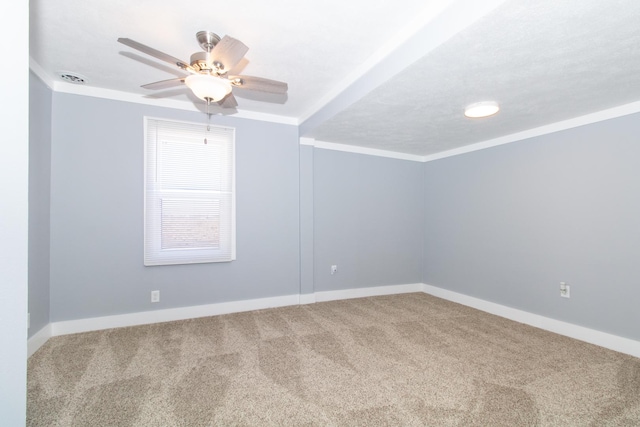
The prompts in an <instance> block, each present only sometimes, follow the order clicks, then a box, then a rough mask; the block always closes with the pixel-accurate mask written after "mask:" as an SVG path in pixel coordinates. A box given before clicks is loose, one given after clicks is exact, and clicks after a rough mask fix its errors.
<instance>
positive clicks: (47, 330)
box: [27, 323, 53, 357]
mask: <svg viewBox="0 0 640 427" xmlns="http://www.w3.org/2000/svg"><path fill="white" fill-rule="evenodd" d="M52 336H53V333H52V328H51V323H48V324H47V325H46V326H45V327H44V328H42V329H40V330H39V331H38V332H36V333H35V334H34V335H33V336H32V337H31V338H29V339H28V340H27V357H31V355H32V354H33V353H35V352H36V351H38V349H39V348H40V347H42V346H43V345H44V343H46V342H47V340H48V339H49V338H51V337H52Z"/></svg>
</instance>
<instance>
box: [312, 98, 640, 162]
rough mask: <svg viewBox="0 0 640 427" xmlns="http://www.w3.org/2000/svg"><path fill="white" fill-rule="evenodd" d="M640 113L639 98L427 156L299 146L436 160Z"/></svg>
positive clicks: (325, 144) (342, 146)
mask: <svg viewBox="0 0 640 427" xmlns="http://www.w3.org/2000/svg"><path fill="white" fill-rule="evenodd" d="M636 113H640V101H636V102H632V103H630V104H624V105H620V106H618V107H613V108H609V109H606V110H602V111H597V112H595V113H590V114H586V115H584V116H579V117H574V118H573V119H568V120H563V121H561V122H556V123H552V124H550V125H545V126H540V127H537V128H533V129H528V130H525V131H522V132H517V133H513V134H510V135H505V136H501V137H499V138H494V139H489V140H486V141H481V142H476V143H474V144H469V145H465V146H464V147H459V148H454V149H453V150H447V151H441V152H439V153H435V154H429V155H427V156H419V155H416V154H409V153H400V152H396V151H388V150H378V149H374V148H367V147H362V146H357V145H349V144H340V143H335V142H326V141H317V140H315V139H313V138H305V137H301V138H300V145H308V146H313V147H314V148H321V149H325V150H334V151H343V152H346V153H356V154H364V155H370V156H378V157H388V158H391V159H400V160H409V161H413V162H422V163H426V162H431V161H434V160H439V159H444V158H447V157H453V156H459V155H461V154H466V153H472V152H474V151H479V150H484V149H487V148H491V147H497V146H499V145H505V144H510V143H512V142H518V141H523V140H525V139H530V138H534V137H537V136H543V135H548V134H552V133H555V132H560V131H563V130H568V129H573V128H577V127H580V126H585V125H589V124H593V123H598V122H602V121H605V120H611V119H615V118H618V117H624V116H628V115H630V114H636Z"/></svg>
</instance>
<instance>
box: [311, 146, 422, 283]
mask: <svg viewBox="0 0 640 427" xmlns="http://www.w3.org/2000/svg"><path fill="white" fill-rule="evenodd" d="M423 166H424V165H423V164H421V163H417V162H411V161H404V160H395V159H388V158H382V157H375V156H367V155H360V154H354V153H345V152H340V151H332V150H322V149H315V150H314V153H313V225H314V230H313V239H314V285H315V291H316V292H319V291H330V290H339V289H351V288H361V287H370V286H382V285H395V284H409V283H420V282H421V281H422V243H423V229H424V216H423V200H422V197H421V193H422V188H423V184H422V176H423ZM331 265H338V273H337V274H335V275H331V274H330V266H331Z"/></svg>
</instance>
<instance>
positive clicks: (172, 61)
mask: <svg viewBox="0 0 640 427" xmlns="http://www.w3.org/2000/svg"><path fill="white" fill-rule="evenodd" d="M118 41H119V42H120V43H122V44H123V45H126V46H129V47H132V48H134V49H136V50H139V51H140V52H142V53H146V54H147V55H150V56H153V57H154V58H158V59H159V60H161V61H165V62H168V63H170V64H173V65H177V66H178V67H179V68H182V69H183V70H189V71H192V72H195V70H194V69H193V67H191V65H189V63H188V62H185V61H183V60H181V59H178V58H175V57H173V56H171V55H167V54H166V53H164V52H160V51H159V50H156V49H154V48H152V47H149V46H146V45H144V44H142V43H138V42H137V41H134V40H131V39H127V38H119V39H118Z"/></svg>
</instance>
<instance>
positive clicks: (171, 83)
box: [140, 77, 185, 90]
mask: <svg viewBox="0 0 640 427" xmlns="http://www.w3.org/2000/svg"><path fill="white" fill-rule="evenodd" d="M184 79H185V77H180V78H178V79H169V80H161V81H159V82H153V83H147V84H146V85H142V86H140V87H143V88H145V89H151V90H159V89H167V88H170V87H175V86H180V85H182V84H184Z"/></svg>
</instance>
